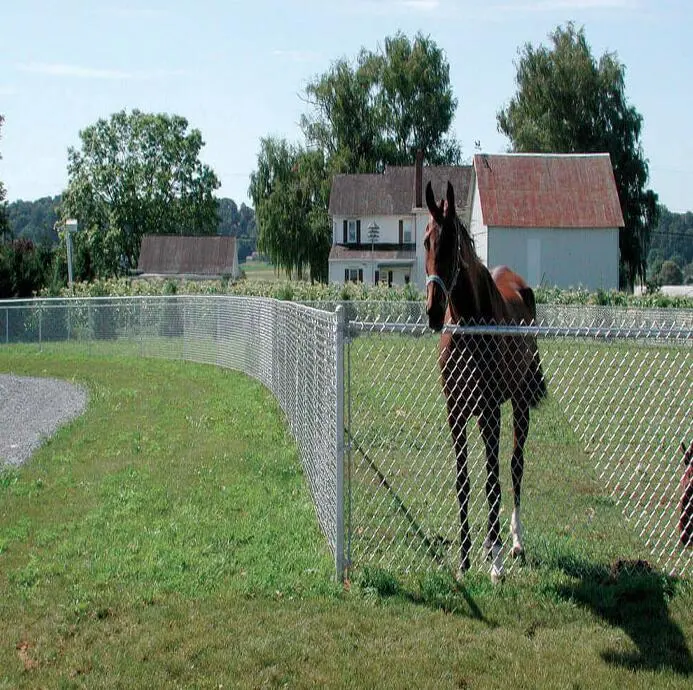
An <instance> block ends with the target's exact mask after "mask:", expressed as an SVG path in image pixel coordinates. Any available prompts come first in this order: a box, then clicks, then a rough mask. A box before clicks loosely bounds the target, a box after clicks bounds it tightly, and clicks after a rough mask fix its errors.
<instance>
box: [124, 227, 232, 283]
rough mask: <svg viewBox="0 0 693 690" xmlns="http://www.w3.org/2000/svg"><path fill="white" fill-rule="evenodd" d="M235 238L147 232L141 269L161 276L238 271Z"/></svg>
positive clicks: (224, 273)
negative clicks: (148, 233) (149, 233)
mask: <svg viewBox="0 0 693 690" xmlns="http://www.w3.org/2000/svg"><path fill="white" fill-rule="evenodd" d="M237 265H238V263H237V259H236V238H235V237H228V236H205V237H190V236H185V235H145V236H144V237H143V238H142V245H141V247H140V258H139V261H138V263H137V269H138V271H142V272H143V273H154V274H162V275H168V274H170V275H178V274H195V275H217V276H221V275H230V274H231V273H233V271H234V270H236V267H237Z"/></svg>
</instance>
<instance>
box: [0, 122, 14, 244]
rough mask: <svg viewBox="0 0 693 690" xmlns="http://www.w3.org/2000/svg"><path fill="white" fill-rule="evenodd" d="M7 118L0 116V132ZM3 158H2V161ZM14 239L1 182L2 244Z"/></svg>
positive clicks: (0, 238)
mask: <svg viewBox="0 0 693 690" xmlns="http://www.w3.org/2000/svg"><path fill="white" fill-rule="evenodd" d="M4 121H5V118H4V117H3V116H2V115H0V130H1V129H2V123H3V122H4ZM1 159H2V156H0V160H1ZM11 237H12V229H11V226H10V222H9V216H8V211H7V192H6V191H5V185H4V184H3V183H2V180H0V242H3V243H4V242H6V241H7V240H8V239H10V238H11Z"/></svg>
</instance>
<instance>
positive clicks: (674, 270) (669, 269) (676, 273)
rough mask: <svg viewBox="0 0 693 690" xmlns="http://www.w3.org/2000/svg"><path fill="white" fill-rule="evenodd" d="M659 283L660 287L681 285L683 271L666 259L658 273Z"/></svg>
mask: <svg viewBox="0 0 693 690" xmlns="http://www.w3.org/2000/svg"><path fill="white" fill-rule="evenodd" d="M659 282H660V283H661V284H662V285H682V284H683V271H682V270H681V268H680V266H679V265H678V264H677V263H676V262H675V261H670V260H668V259H667V260H666V261H665V262H664V263H662V268H661V269H660V271H659Z"/></svg>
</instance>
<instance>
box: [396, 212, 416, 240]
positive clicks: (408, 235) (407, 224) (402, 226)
mask: <svg viewBox="0 0 693 690" xmlns="http://www.w3.org/2000/svg"><path fill="white" fill-rule="evenodd" d="M413 241H414V240H413V233H412V220H411V218H400V219H399V243H400V244H411V243H412V242H413Z"/></svg>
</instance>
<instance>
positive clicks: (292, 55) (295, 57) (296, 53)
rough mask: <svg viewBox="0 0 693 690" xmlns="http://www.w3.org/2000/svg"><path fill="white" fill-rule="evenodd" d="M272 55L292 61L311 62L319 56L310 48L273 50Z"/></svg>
mask: <svg viewBox="0 0 693 690" xmlns="http://www.w3.org/2000/svg"><path fill="white" fill-rule="evenodd" d="M272 55H274V56H275V57H279V58H282V59H284V60H291V61H292V62H311V61H312V60H316V59H317V58H319V57H320V56H319V54H318V53H316V52H313V51H310V50H279V49H277V50H273V51H272Z"/></svg>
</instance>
